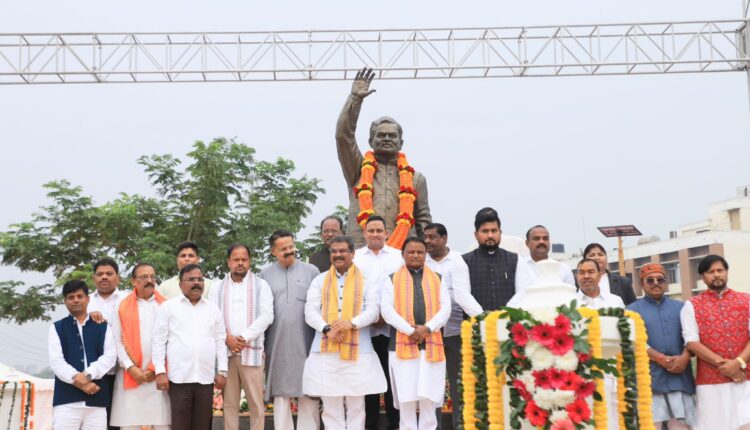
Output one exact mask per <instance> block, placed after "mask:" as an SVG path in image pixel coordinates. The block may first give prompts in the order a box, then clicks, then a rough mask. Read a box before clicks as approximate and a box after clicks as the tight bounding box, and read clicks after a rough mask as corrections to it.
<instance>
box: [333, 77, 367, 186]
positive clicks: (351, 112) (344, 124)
mask: <svg viewBox="0 0 750 430" xmlns="http://www.w3.org/2000/svg"><path fill="white" fill-rule="evenodd" d="M374 77H375V73H374V72H373V71H372V69H369V70H368V69H362V70H360V71H359V72H358V73H357V76H356V77H355V79H354V82H353V83H352V92H351V94H350V95H349V97H347V99H346V103H344V108H343V109H342V110H341V114H340V115H339V120H338V122H337V123H336V149H337V151H338V154H339V162H340V163H341V170H342V171H343V172H344V178H345V179H346V183H347V185H348V186H350V187H353V186H355V185H356V184H357V181H358V180H359V172H360V167H361V165H362V159H363V157H362V152H360V150H359V147H358V146H357V139H356V137H355V131H356V129H357V120H358V119H359V111H360V110H361V109H362V100H363V99H364V98H365V97H367V96H369V95H370V94H372V93H374V92H375V90H371V89H370V82H372V79H373V78H374Z"/></svg>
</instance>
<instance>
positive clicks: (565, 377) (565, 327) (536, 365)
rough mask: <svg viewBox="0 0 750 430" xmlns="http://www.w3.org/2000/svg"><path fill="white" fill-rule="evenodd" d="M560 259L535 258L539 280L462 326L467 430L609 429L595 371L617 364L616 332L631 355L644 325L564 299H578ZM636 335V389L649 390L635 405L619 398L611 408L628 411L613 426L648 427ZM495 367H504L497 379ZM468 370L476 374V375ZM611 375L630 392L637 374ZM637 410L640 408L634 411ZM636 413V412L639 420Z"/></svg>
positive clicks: (599, 378)
mask: <svg viewBox="0 0 750 430" xmlns="http://www.w3.org/2000/svg"><path fill="white" fill-rule="evenodd" d="M558 264H559V263H557V262H555V261H542V262H539V263H537V265H538V267H539V270H540V273H541V279H540V281H539V282H538V283H537V284H535V285H533V286H532V287H530V288H529V289H528V290H527V291H526V293H525V295H524V297H523V298H522V299H521V300H520V301H519V306H518V309H516V310H514V309H510V310H507V311H500V312H491V313H489V314H488V315H485V316H484V321H480V322H479V324H477V320H476V319H472V320H471V321H468V322H465V323H464V325H463V326H462V341H463V345H462V354H463V356H464V363H463V365H462V382H463V390H464V394H463V396H464V399H463V400H464V413H463V424H464V429H465V430H477V429H480V428H482V427H484V426H487V428H488V429H489V430H502V429H506V428H507V429H510V428H521V429H538V428H542V429H553V430H567V429H583V428H595V429H597V430H603V429H607V406H606V403H605V402H604V401H602V399H599V398H598V395H596V396H597V398H598V400H597V401H594V397H595V395H594V394H593V393H594V392H598V393H604V391H605V390H604V382H603V378H602V376H601V375H602V373H603V372H607V373H611V372H613V369H614V365H615V360H614V359H613V357H616V356H617V357H618V361H617V364H618V365H620V364H621V362H622V357H621V355H622V354H620V350H621V343H622V335H621V333H626V342H625V345H630V346H627V347H626V350H627V351H629V355H628V353H626V354H624V355H626V356H629V357H631V359H632V357H633V348H632V342H633V341H634V340H636V337H635V336H634V333H636V332H637V331H638V330H640V332H643V333H645V328H643V327H642V321H640V318H639V317H637V315H635V316H633V317H626V316H624V315H621V316H599V313H598V312H597V311H595V310H592V309H585V308H583V309H577V310H576V309H573V308H572V307H571V306H570V304H571V302H572V301H573V300H575V298H576V294H575V293H576V290H575V286H572V285H566V284H564V283H563V282H562V281H561V280H560V278H559V275H558V273H559V268H558ZM637 321H640V327H639V325H638V324H639V323H638V322H637ZM509 322H511V324H509ZM508 327H511V330H509V329H508ZM621 330H624V331H621ZM640 332H639V333H640ZM640 337H641V339H638V341H637V342H636V345H641V348H638V347H636V348H635V355H636V356H637V357H638V358H640V360H639V361H636V364H640V366H639V367H640V371H641V372H640V373H639V377H638V381H639V383H638V386H639V387H640V388H642V389H641V390H639V392H643V391H648V395H647V396H646V395H645V393H643V394H644V395H642V396H640V395H639V396H638V402H637V407H636V402H635V401H632V400H630V401H628V402H625V400H623V399H622V396H620V397H621V398H620V406H615V407H617V409H618V410H620V409H621V410H626V405H627V413H624V414H621V416H620V418H619V421H620V425H619V426H613V427H615V428H617V427H622V428H639V429H646V428H649V425H651V426H652V425H653V424H652V421H651V420H650V415H651V414H650V401H651V399H650V376H649V375H648V359H647V357H645V368H646V370H645V372H646V375H645V376H644V375H642V374H643V367H644V356H645V335H643V334H642V335H641V336H640ZM627 340H630V342H628V341H627ZM618 354H620V356H618ZM466 357H469V360H466ZM497 357H500V358H498V359H497V360H495V358H497ZM608 359H609V360H608ZM496 361H499V362H497V363H496ZM632 362H633V360H631V361H629V362H628V361H626V364H627V363H631V364H632ZM634 367H637V366H634ZM499 368H502V369H503V370H505V371H504V372H502V374H501V375H500V376H495V374H496V373H497V372H498V370H499ZM472 369H473V370H472ZM474 370H479V371H477V372H476V374H475V373H474ZM506 373H507V374H506ZM467 375H468V376H467ZM610 378H611V380H612V381H613V384H615V383H617V382H619V385H621V387H620V391H621V392H625V391H627V389H628V388H630V389H633V391H635V390H634V389H635V382H633V381H635V377H633V378H632V380H631V379H628V380H627V382H628V384H629V385H628V386H627V387H625V385H624V381H625V378H620V380H619V381H616V380H614V378H612V377H610ZM646 380H647V381H646ZM646 382H648V384H647V385H646ZM511 387H513V389H512V390H511ZM644 387H647V388H648V389H647V390H644V389H643V388H644ZM614 404H616V403H614ZM498 405H502V406H498ZM646 405H648V407H646ZM635 409H638V411H641V412H639V413H638V414H637V413H636V412H635ZM643 410H645V411H643ZM636 415H640V419H639V420H638V419H636V418H635V417H636ZM513 417H515V419H513ZM625 422H627V423H628V424H627V425H626V424H625ZM651 428H652V427H651Z"/></svg>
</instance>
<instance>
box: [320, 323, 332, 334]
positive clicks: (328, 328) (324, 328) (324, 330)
mask: <svg viewBox="0 0 750 430" xmlns="http://www.w3.org/2000/svg"><path fill="white" fill-rule="evenodd" d="M321 331H322V332H323V334H328V332H329V331H331V326H330V325H328V324H326V326H325V327H323V330H321Z"/></svg>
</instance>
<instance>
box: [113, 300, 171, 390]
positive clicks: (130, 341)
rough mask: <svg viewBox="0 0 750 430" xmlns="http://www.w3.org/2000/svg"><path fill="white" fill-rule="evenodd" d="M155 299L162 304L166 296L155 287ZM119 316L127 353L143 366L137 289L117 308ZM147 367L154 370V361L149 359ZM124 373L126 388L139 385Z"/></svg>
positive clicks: (133, 360)
mask: <svg viewBox="0 0 750 430" xmlns="http://www.w3.org/2000/svg"><path fill="white" fill-rule="evenodd" d="M154 300H156V303H158V304H160V305H161V304H162V302H164V300H166V298H165V297H164V296H162V295H161V294H159V292H158V291H156V289H154ZM117 316H118V317H120V328H121V329H122V344H123V346H124V347H125V353H127V354H128V357H129V358H130V361H132V362H133V364H134V365H136V366H138V367H141V366H142V364H143V351H142V350H141V320H140V318H139V316H138V295H137V294H136V292H135V290H133V292H132V293H130V294H128V295H127V297H125V298H124V299H122V301H121V302H120V306H119V307H118V309H117ZM147 369H148V370H150V371H152V372H153V371H154V370H155V369H154V363H153V361H151V360H149V362H148V366H147ZM122 375H123V385H124V386H125V389H126V390H130V389H132V388H136V387H138V381H136V380H135V379H133V377H132V376H130V373H128V372H125V373H123V374H122Z"/></svg>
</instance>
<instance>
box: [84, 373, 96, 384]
mask: <svg viewBox="0 0 750 430" xmlns="http://www.w3.org/2000/svg"><path fill="white" fill-rule="evenodd" d="M84 375H86V379H88V380H89V382H91V381H93V380H94V378H92V377H91V374H90V373H84Z"/></svg>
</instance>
